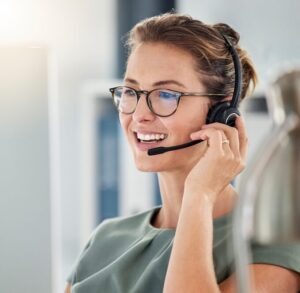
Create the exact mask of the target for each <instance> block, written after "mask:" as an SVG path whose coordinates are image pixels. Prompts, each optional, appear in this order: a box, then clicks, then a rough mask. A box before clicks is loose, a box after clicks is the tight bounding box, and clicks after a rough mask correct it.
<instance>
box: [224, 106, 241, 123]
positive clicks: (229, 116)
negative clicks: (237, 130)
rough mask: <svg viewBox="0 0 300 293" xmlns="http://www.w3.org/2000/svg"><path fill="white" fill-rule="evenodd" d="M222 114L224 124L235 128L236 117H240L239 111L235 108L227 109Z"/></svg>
mask: <svg viewBox="0 0 300 293" xmlns="http://www.w3.org/2000/svg"><path fill="white" fill-rule="evenodd" d="M225 112H226V113H224V121H225V122H224V123H225V124H226V125H229V126H232V127H234V126H235V119H236V117H237V116H241V114H240V111H239V110H238V109H237V108H229V109H227V110H226V111H225Z"/></svg>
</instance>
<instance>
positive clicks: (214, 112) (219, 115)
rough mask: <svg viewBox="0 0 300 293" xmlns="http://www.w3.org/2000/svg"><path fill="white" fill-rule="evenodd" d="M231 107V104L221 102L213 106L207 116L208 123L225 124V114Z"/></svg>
mask: <svg viewBox="0 0 300 293" xmlns="http://www.w3.org/2000/svg"><path fill="white" fill-rule="evenodd" d="M229 107H230V104H229V103H228V102H221V103H217V104H215V105H214V106H212V107H211V108H210V110H209V112H208V114H207V118H206V123H207V124H210V123H214V122H220V123H224V122H223V120H224V118H223V116H224V112H226V110H227V109H229ZM224 121H225V120H224Z"/></svg>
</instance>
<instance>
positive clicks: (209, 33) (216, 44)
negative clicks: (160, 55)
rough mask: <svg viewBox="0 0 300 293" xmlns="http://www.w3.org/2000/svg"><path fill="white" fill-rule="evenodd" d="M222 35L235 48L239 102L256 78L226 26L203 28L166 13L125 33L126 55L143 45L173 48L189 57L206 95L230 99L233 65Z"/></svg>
mask: <svg viewBox="0 0 300 293" xmlns="http://www.w3.org/2000/svg"><path fill="white" fill-rule="evenodd" d="M223 35H225V36H226V37H227V38H228V40H229V41H230V42H231V44H232V45H233V46H234V47H235V49H236V51H237V53H238V55H239V58H240V61H241V66H242V70H243V85H242V92H241V99H243V98H244V97H245V96H246V95H248V94H249V93H250V91H249V88H250V84H251V83H252V89H254V87H255V85H256V83H257V75H256V72H255V69H254V66H253V64H252V62H251V60H250V59H249V57H248V55H247V52H246V51H245V50H243V49H241V48H240V47H239V45H238V42H239V38H240V37H239V34H238V33H237V32H236V31H234V30H233V29H232V28H231V27H230V26H229V25H227V24H224V23H218V24H215V25H207V24H204V23H203V22H201V21H199V20H196V19H193V18H192V17H190V16H188V15H182V14H176V13H166V14H162V15H159V16H154V17H151V18H147V19H145V20H142V21H141V22H139V23H138V24H136V25H135V26H134V27H133V28H132V30H131V31H130V32H129V35H128V39H127V46H128V50H129V54H131V52H132V51H133V50H134V48H135V47H136V46H137V45H138V44H140V43H145V42H160V43H165V44H169V45H173V46H176V47H178V48H181V49H183V50H185V51H188V52H190V53H191V54H192V56H193V57H194V59H195V61H196V71H197V72H199V73H200V78H201V82H202V84H203V85H204V86H205V87H206V90H207V92H209V93H224V94H226V95H228V96H231V95H232V93H233V89H234V80H235V75H234V64H233V60H232V56H231V54H230V52H229V50H228V48H227V47H226V45H225V40H224V38H223Z"/></svg>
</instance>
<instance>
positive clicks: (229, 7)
mask: <svg viewBox="0 0 300 293" xmlns="http://www.w3.org/2000/svg"><path fill="white" fill-rule="evenodd" d="M177 3H178V7H179V11H180V12H182V13H188V14H190V15H192V16H194V17H196V18H198V19H200V20H203V21H205V22H208V23H216V22H226V23H228V24H230V25H232V26H233V28H235V29H236V30H237V31H238V32H239V33H240V35H241V44H242V45H243V46H244V47H245V48H246V49H247V50H248V51H249V53H250V55H251V57H252V58H253V60H254V62H255V64H256V66H257V68H258V70H259V75H260V79H261V87H262V88H263V87H264V85H265V84H266V82H267V81H268V79H269V78H270V77H271V76H272V75H273V73H274V71H277V70H278V69H279V68H280V67H281V66H283V65H284V66H285V65H286V64H290V63H294V62H297V63H300V39H299V37H298V34H299V27H300V18H299V11H300V1H298V0H286V1H282V0H280V1H272V0H267V1H260V0H252V1H245V0H242V1H241V0H219V1H211V0H202V1H184V0H177Z"/></svg>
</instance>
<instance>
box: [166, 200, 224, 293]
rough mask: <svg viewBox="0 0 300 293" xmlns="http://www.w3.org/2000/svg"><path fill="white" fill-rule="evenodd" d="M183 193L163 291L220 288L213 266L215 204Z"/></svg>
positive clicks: (212, 289) (198, 290) (217, 289)
mask: <svg viewBox="0 0 300 293" xmlns="http://www.w3.org/2000/svg"><path fill="white" fill-rule="evenodd" d="M199 196H201V194H197V199H196V200H195V198H191V197H190V195H185V196H184V197H183V202H182V207H181V211H180V216H179V219H178V224H177V229H176V234H175V238H174V243H173V249H172V253H171V257H170V261H169V266H168V270H167V275H166V279H165V285H164V293H169V292H172V293H175V292H191V293H192V292H197V293H199V292H220V291H219V288H218V284H217V281H216V277H215V273H214V266H213V254H212V253H213V252H212V250H213V218H212V210H213V207H212V204H211V203H210V202H209V201H208V200H206V199H205V197H204V196H201V197H199Z"/></svg>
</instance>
